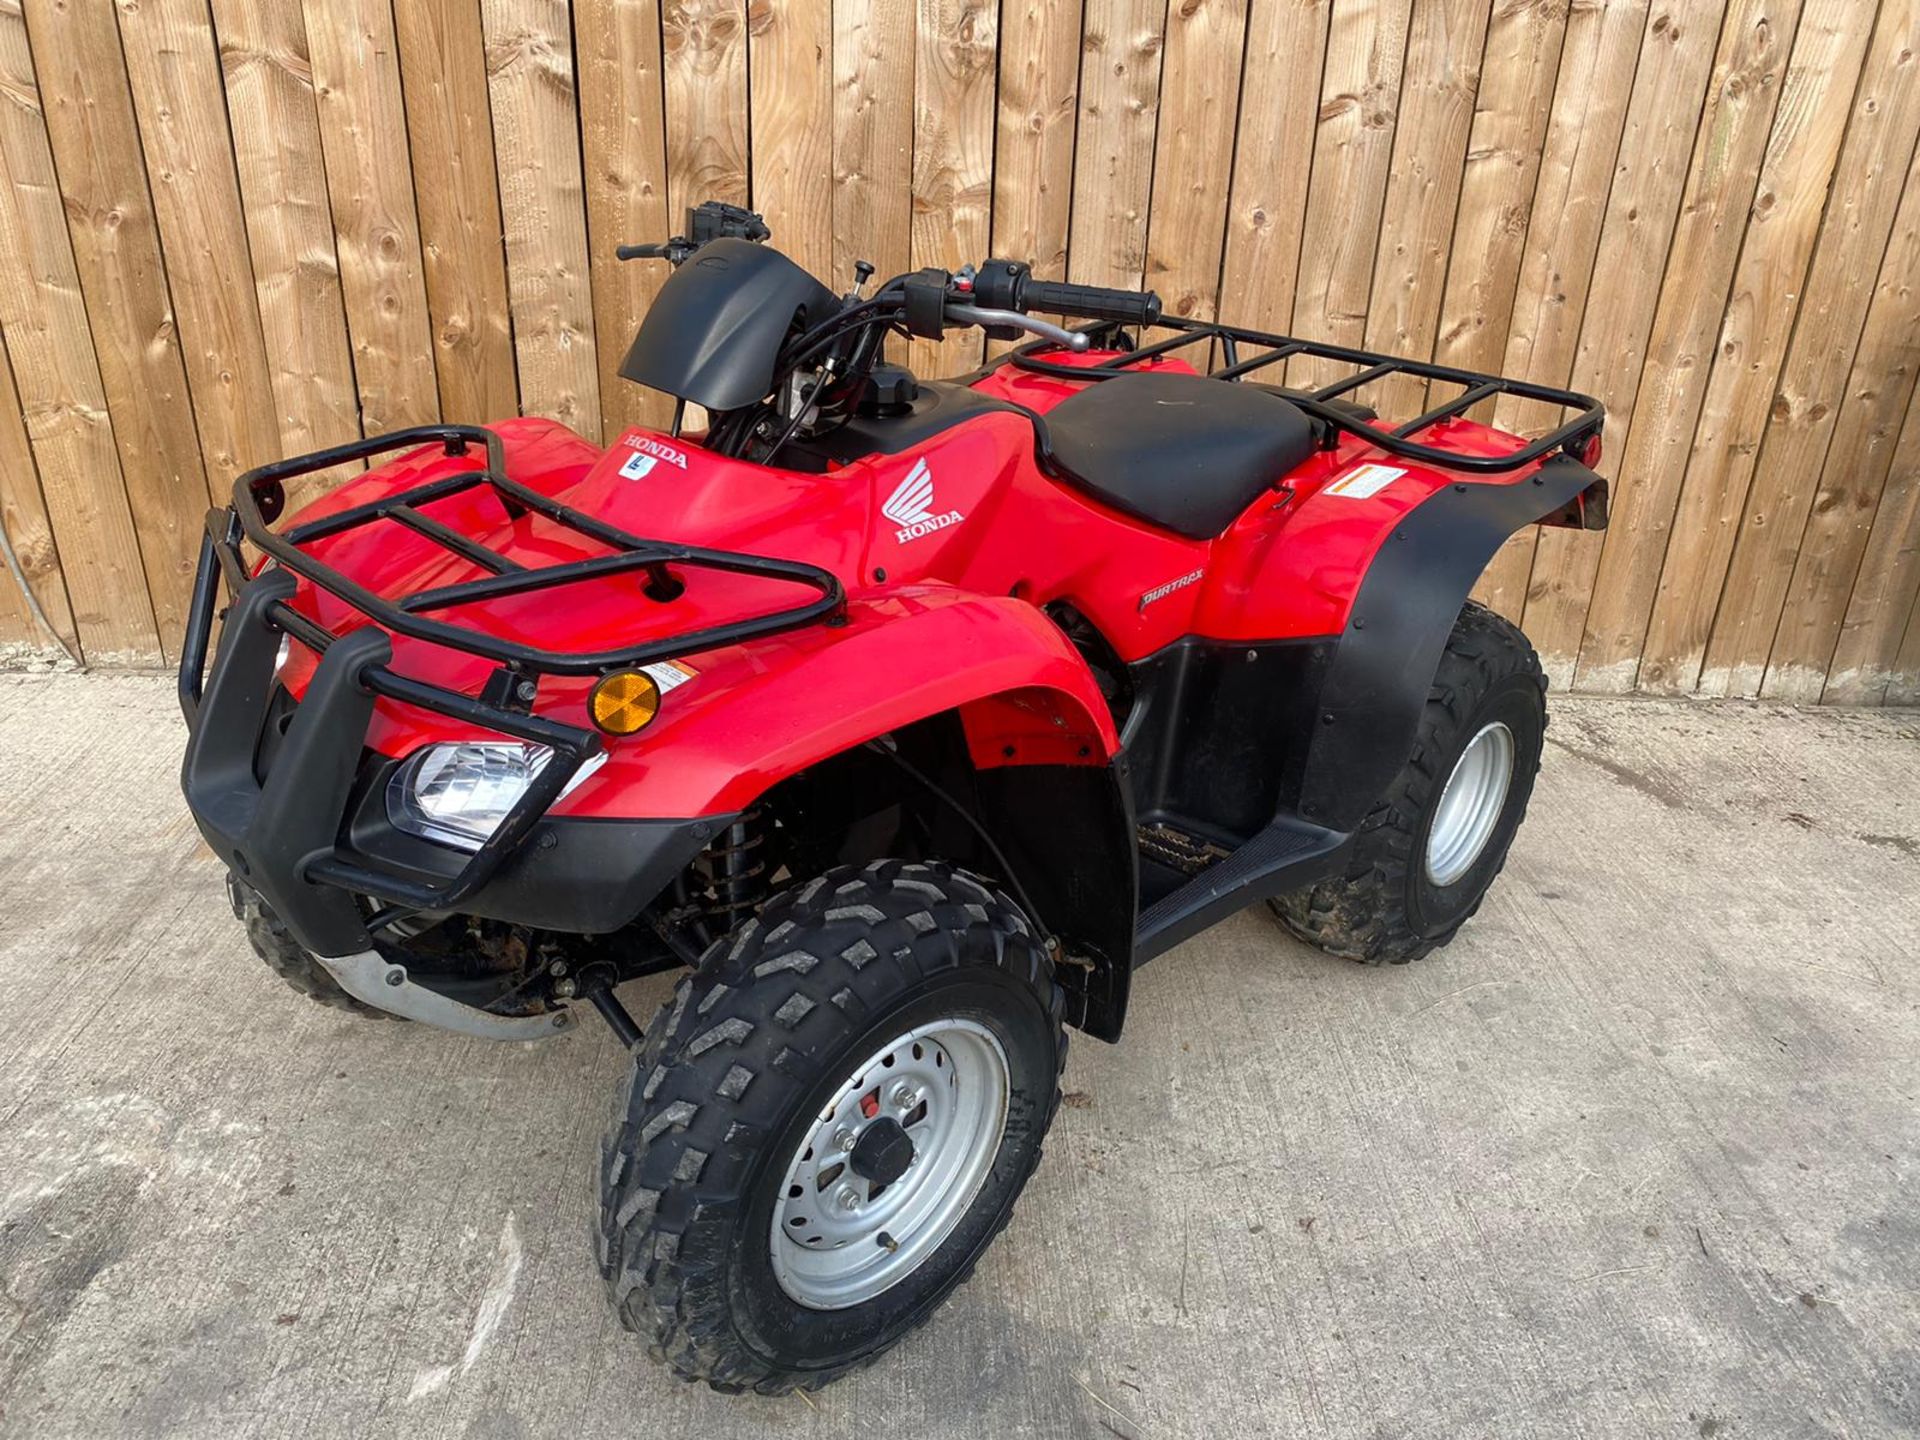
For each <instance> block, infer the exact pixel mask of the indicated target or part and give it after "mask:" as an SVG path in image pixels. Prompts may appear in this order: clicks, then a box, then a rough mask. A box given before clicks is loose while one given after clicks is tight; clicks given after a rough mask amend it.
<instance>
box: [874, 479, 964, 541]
mask: <svg viewBox="0 0 1920 1440" xmlns="http://www.w3.org/2000/svg"><path fill="white" fill-rule="evenodd" d="M880 513H881V514H882V515H884V516H886V517H887V519H889V520H891V521H893V523H894V524H895V525H898V526H899V527H900V528H899V529H898V530H896V531H895V532H894V533H895V535H896V536H898V537H899V540H900V543H901V544H902V545H904V544H906V543H907V541H909V540H918V539H919V538H920V537H921V536H922V535H931V534H932V533H933V532H934V531H936V530H944V529H946V528H947V526H949V525H958V524H959V523H960V521H961V518H962V517H961V514H960V512H959V511H958V510H949V511H947V512H946V513H945V514H943V515H936V514H935V513H934V510H933V472H932V471H931V470H929V469H928V468H927V462H926V461H925V460H924V459H921V460H916V461H914V463H913V469H911V470H909V471H908V472H907V478H906V479H904V480H902V481H901V482H900V484H899V486H898V487H897V488H896V489H895V490H894V492H893V494H891V495H889V496H888V497H887V499H886V502H885V503H884V504H883V505H881V507H880Z"/></svg>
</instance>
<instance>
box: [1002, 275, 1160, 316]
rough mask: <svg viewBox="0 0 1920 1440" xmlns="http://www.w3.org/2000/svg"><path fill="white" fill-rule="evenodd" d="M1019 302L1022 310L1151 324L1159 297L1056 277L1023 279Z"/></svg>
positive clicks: (1149, 291)
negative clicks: (1055, 278) (1067, 280)
mask: <svg viewBox="0 0 1920 1440" xmlns="http://www.w3.org/2000/svg"><path fill="white" fill-rule="evenodd" d="M1020 304H1021V308H1022V309H1024V310H1047V311H1051V312H1052V313H1053V314H1055V315H1074V316H1078V317H1079V318H1080V319H1083V320H1112V321H1114V322H1116V323H1118V324H1121V325H1151V324H1152V323H1153V322H1154V321H1156V320H1158V319H1159V318H1160V297H1159V296H1158V295H1156V294H1154V293H1153V292H1152V291H1151V290H1146V291H1141V290H1109V289H1107V288H1106V287H1105V286H1101V285H1069V284H1066V283H1064V282H1061V281H1057V280H1029V281H1027V283H1026V288H1025V290H1024V291H1023V292H1022V294H1021V296H1020Z"/></svg>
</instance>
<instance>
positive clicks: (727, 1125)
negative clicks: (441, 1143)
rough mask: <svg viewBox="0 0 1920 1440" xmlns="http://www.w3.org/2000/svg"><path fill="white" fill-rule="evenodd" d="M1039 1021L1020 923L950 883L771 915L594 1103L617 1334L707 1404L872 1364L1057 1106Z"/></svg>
mask: <svg viewBox="0 0 1920 1440" xmlns="http://www.w3.org/2000/svg"><path fill="white" fill-rule="evenodd" d="M1061 1014H1062V999H1061V992H1060V990H1059V988H1058V987H1057V986H1056V985H1055V984H1054V981H1053V968H1052V964H1051V962H1050V961H1049V959H1048V957H1047V955H1046V952H1045V951H1044V950H1043V949H1042V948H1041V946H1040V944H1039V942H1038V941H1037V940H1036V939H1035V937H1034V936H1033V934H1032V931H1031V929H1030V927H1029V926H1028V923H1027V921H1026V918H1025V917H1024V916H1023V915H1022V914H1021V913H1020V911H1019V910H1018V909H1017V908H1016V907H1015V906H1014V905H1013V904H1012V902H1010V901H1009V900H1007V899H1006V898H1005V897H1004V896H1001V895H998V894H996V893H994V892H993V891H991V890H990V889H988V888H987V887H986V886H985V885H983V884H982V883H980V882H979V881H978V880H975V879H974V878H973V877H971V876H968V875H966V874H964V873H962V872H960V871H957V870H953V869H951V868H949V867H947V866H944V865H937V864H921V865H915V864H905V863H902V862H899V861H881V862H877V863H875V864H872V865H868V866H867V867H865V868H864V869H857V870H856V869H852V868H842V869H837V870H833V871H830V872H828V873H827V874H826V875H824V876H821V877H820V878H819V879H816V880H813V881H811V882H809V883H807V884H805V885H803V886H799V887H797V888H795V889H792V890H788V891H785V892H783V893H782V894H780V895H777V896H775V897H774V898H773V899H772V900H771V901H769V902H768V904H767V906H766V907H765V909H764V910H763V911H762V913H761V914H760V916H759V917H758V918H757V919H755V920H752V921H749V922H747V923H746V924H745V925H743V926H742V927H741V928H740V929H739V930H737V931H735V932H734V934H733V935H731V936H728V937H727V938H726V939H724V940H722V941H721V942H720V943H719V944H717V945H715V946H714V947H713V949H712V950H710V951H709V952H708V953H707V956H706V958H705V959H704V960H703V961H702V963H701V965H700V967H699V969H698V970H696V971H695V972H694V973H693V974H692V975H691V976H689V977H688V978H687V979H685V980H683V981H682V982H681V984H680V986H679V988H678V989H677V991H676V992H675V994H674V996H673V998H672V999H671V1000H670V1001H669V1002H668V1003H667V1004H666V1005H665V1006H663V1007H662V1008H661V1010H660V1013H659V1014H658V1015H657V1016H655V1018H654V1020H653V1023H652V1024H651V1025H650V1026H649V1027H648V1029H647V1034H646V1036H645V1038H644V1040H643V1041H642V1044H641V1048H640V1050H639V1052H638V1054H637V1055H636V1057H635V1061H634V1064H633V1067H632V1070H631V1073H630V1074H629V1076H628V1077H627V1078H626V1080H625V1081H624V1082H623V1084H622V1086H621V1089H620V1092H619V1094H618V1095H617V1096H616V1105H615V1114H614V1118H613V1125H612V1128H611V1130H610V1132H609V1133H608V1135H607V1138H606V1141H605V1144H604V1145H603V1148H602V1158H603V1162H604V1163H603V1169H602V1176H601V1179H602V1186H601V1214H600V1227H599V1235H598V1243H599V1258H600V1265H601V1271H602V1274H603V1275H604V1277H605V1279H606V1281H607V1285H608V1289H609V1293H610V1295H611V1297H612V1299H613V1303H614V1305H615V1308H616V1309H617V1310H618V1311H619V1313H620V1317H621V1319H622V1321H623V1322H624V1323H625V1324H626V1325H627V1327H628V1328H629V1329H631V1330H634V1331H637V1332H638V1333H640V1334H642V1335H644V1336H646V1337H647V1338H648V1339H649V1340H650V1342H651V1348H652V1350H653V1352H654V1353H655V1355H656V1356H658V1357H660V1358H663V1359H665V1360H666V1361H667V1362H668V1363H669V1364H670V1365H671V1366H672V1367H673V1369H674V1371H675V1373H677V1374H679V1375H680V1376H682V1377H683V1378H685V1379H689V1380H704V1381H707V1382H708V1383H709V1384H710V1385H712V1386H713V1387H714V1388H715V1389H718V1390H725V1391H738V1390H745V1389H752V1390H757V1391H760V1392H762V1393H765V1394H781V1393H784V1392H786V1391H789V1390H792V1389H795V1388H806V1389H814V1388H817V1387H819V1386H821V1385H824V1384H826V1383H827V1382H828V1381H830V1380H833V1379H836V1378H837V1377H839V1376H840V1375H843V1374H845V1373H846V1372H847V1371H849V1370H852V1369H854V1368H856V1367H858V1366H860V1365H863V1364H865V1363H868V1362H869V1361H871V1360H873V1359H875V1358H876V1357H878V1356H879V1355H880V1354H881V1353H882V1352H884V1351H885V1350H887V1349H888V1348H889V1347H891V1346H892V1345H894V1344H896V1343H897V1342H898V1341H899V1340H900V1339H901V1338H902V1337H903V1336H904V1335H906V1334H907V1332H908V1331H910V1330H912V1329H913V1328H914V1327H915V1326H917V1325H919V1324H921V1323H922V1322H923V1321H924V1320H926V1319H927V1317H928V1316H929V1315H931V1314H932V1312H933V1311H934V1310H935V1309H936V1308H937V1307H938V1306H939V1305H940V1303H941V1302H942V1301H943V1300H944V1299H945V1298H946V1297H947V1295H948V1294H950V1293H951V1292H952V1291H953V1289H954V1288H955V1287H956V1286H958V1285H959V1284H961V1283H962V1282H963V1281H964V1280H965V1279H966V1278H967V1276H968V1275H969V1274H970V1273H971V1272H972V1269H973V1266H974V1264H975V1262H976V1261H977V1260H978V1259H979V1257H980V1255H981V1254H982V1252H983V1251H984V1250H985V1249H986V1247H987V1245H988V1244H989V1243H990V1242H991V1241H992V1239H993V1237H994V1236H995V1235H996V1234H998V1233H999V1231H1000V1229H1001V1227H1002V1226H1004V1225H1005V1224H1006V1222H1007V1219H1008V1216H1009V1215H1010V1213H1011V1211H1012V1208H1013V1203H1014V1201H1015V1199H1016V1198H1017V1197H1018V1195H1019V1194H1020V1191H1021V1190H1022V1188H1023V1187H1024V1186H1025V1184H1026V1182H1027V1179H1028V1177H1029V1176H1031V1175H1032V1173H1033V1170H1034V1167H1035V1166H1036V1165H1037V1164H1038V1162H1039V1159H1040V1147H1041V1141H1042V1139H1043V1138H1044V1136H1045V1134H1046V1131H1047V1127H1048V1125H1049V1124H1050V1123H1051V1122H1052V1119H1053V1115H1054V1111H1055V1109H1056V1108H1057V1106H1058V1104H1059V1096H1060V1089H1059V1077H1060V1069H1061V1066H1062V1064H1063V1063H1064V1061H1065V1056H1066V1034H1065V1030H1064V1028H1063V1026H1062V1022H1061ZM909 1092H911V1093H909ZM848 1142H852V1143H848ZM840 1257H845V1259H844V1260H843V1259H841V1258H840Z"/></svg>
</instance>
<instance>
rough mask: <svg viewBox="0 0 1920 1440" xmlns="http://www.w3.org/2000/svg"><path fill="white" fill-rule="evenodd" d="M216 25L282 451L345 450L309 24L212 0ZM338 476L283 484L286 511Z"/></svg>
mask: <svg viewBox="0 0 1920 1440" xmlns="http://www.w3.org/2000/svg"><path fill="white" fill-rule="evenodd" d="M213 19H214V27H215V29H216V31H217V32H218V34H219V37H220V61H221V66H222V68H223V70H224V71H225V73H226V83H227V108H228V110H229V111H230V113H231V114H232V117H233V150H234V158H235V159H236V161H237V162H238V164H239V171H240V194H241V196H242V198H243V199H244V200H245V202H246V220H247V236H248V240H249V242H250V244H251V248H252V252H253V281H254V288H255V290H256V291H257V292H258V294H259V297H260V301H259V303H260V326H261V330H262V332H263V333H264V334H265V336H266V342H267V357H268V363H269V366H270V368H271V375H272V383H273V396H274V402H275V404H276V406H277V407H278V412H277V413H278V418H279V422H280V443H281V447H282V449H283V450H285V452H286V453H287V454H289V455H292V454H297V453H299V452H301V451H305V450H317V449H319V448H321V447H322V446H327V445H340V444H344V443H345V442H346V441H349V440H352V439H355V438H357V437H358V436H359V435H360V433H361V432H360V413H359V408H358V405H357V404H356V396H355V393H354V383H353V353H352V345H351V343H350V342H349V340H348V338H347V314H346V302H345V300H344V299H343V298H342V297H341V293H340V264H339V259H338V256H337V255H336V253H335V251H334V238H333V211H332V206H331V204H330V202H329V200H328V197H327V186H326V171H325V167H324V164H323V162H322V159H321V149H320V117H319V114H318V112H317V111H316V110H315V108H314V97H313V65H312V62H311V60H310V59H309V57H308V53H307V26H306V18H305V16H304V15H303V14H302V12H301V9H300V0H213ZM341 478H342V477H341V473H340V471H339V470H338V469H336V470H334V471H329V472H325V473H321V474H315V475H309V476H305V477H303V478H302V479H300V480H298V481H296V482H294V483H292V484H290V485H288V487H287V503H288V506H289V508H292V507H294V506H298V505H301V504H304V503H306V502H307V501H308V500H311V499H312V498H314V497H315V496H316V495H319V494H322V493H324V492H325V491H326V490H327V489H329V488H330V487H331V486H332V485H334V484H337V483H338V482H339V480H340V479H341Z"/></svg>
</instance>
